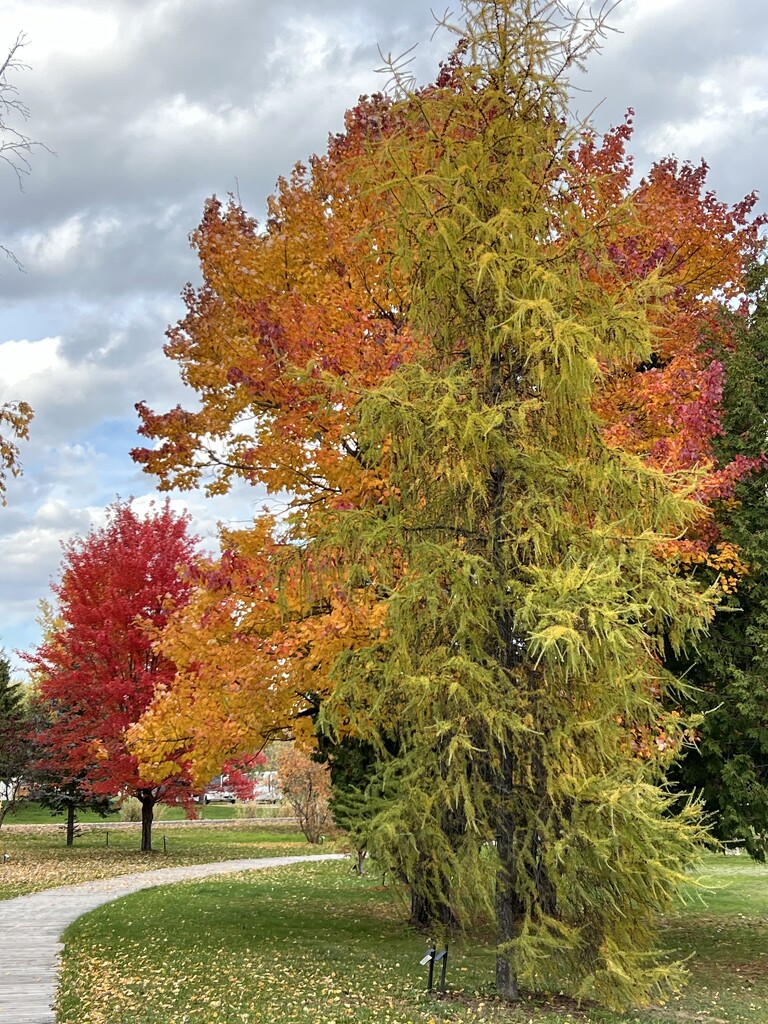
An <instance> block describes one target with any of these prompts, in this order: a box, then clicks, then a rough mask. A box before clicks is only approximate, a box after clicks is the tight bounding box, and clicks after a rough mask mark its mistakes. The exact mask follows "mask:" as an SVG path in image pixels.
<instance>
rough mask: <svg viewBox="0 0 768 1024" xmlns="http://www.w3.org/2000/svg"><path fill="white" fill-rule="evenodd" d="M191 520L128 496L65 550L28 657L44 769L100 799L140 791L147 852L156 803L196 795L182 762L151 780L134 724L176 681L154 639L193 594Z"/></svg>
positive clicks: (179, 760)
mask: <svg viewBox="0 0 768 1024" xmlns="http://www.w3.org/2000/svg"><path fill="white" fill-rule="evenodd" d="M188 526H189V522H188V518H187V517H186V516H181V515H177V514H176V513H174V512H173V510H172V509H171V508H170V506H169V505H168V503H166V504H164V505H163V506H161V507H158V508H153V509H151V510H150V511H148V512H147V513H146V514H145V515H144V516H142V515H140V514H139V513H138V512H137V511H135V510H134V509H133V508H132V507H131V505H130V503H128V502H117V503H116V504H114V505H113V506H111V508H110V509H109V512H108V520H107V523H106V525H105V526H104V527H103V528H101V529H94V530H92V531H91V532H90V533H89V534H88V535H87V536H86V537H84V538H80V539H77V540H75V541H72V542H71V543H70V544H68V545H67V546H66V548H65V556H64V560H63V563H62V569H61V576H60V579H59V581H58V582H56V583H54V584H53V585H52V589H53V593H54V596H55V608H54V609H53V612H54V615H53V616H52V618H51V622H50V624H49V628H48V629H47V631H46V635H45V638H44V640H43V642H42V643H41V644H40V646H39V647H38V648H37V649H36V650H35V651H34V652H33V653H32V654H30V655H28V656H27V661H28V662H29V664H30V666H31V668H32V670H33V672H34V674H35V679H36V683H37V689H38V697H39V700H40V703H41V705H42V706H43V707H44V709H45V713H46V715H47V717H48V723H47V725H46V727H45V728H44V729H42V730H41V731H40V733H39V734H38V736H37V737H36V746H37V753H38V760H39V762H40V764H41V766H42V767H43V768H45V769H47V771H48V773H49V774H51V775H55V777H56V778H58V779H59V780H60V784H61V785H69V784H72V785H73V786H75V787H76V788H77V789H78V790H80V791H83V792H85V793H86V794H88V795H91V796H94V797H107V796H112V797H114V796H125V795H133V796H135V797H137V798H138V800H139V801H140V802H141V806H142V835H141V849H142V850H146V851H148V850H151V848H152V820H153V813H154V807H155V804H156V803H157V801H158V800H163V799H168V800H172V799H174V798H175V797H176V796H181V797H184V796H185V795H186V796H187V797H189V799H190V800H191V791H189V787H188V786H185V780H186V777H187V776H186V769H185V766H184V763H183V760H181V759H179V758H177V759H176V760H175V761H174V762H173V763H172V764H169V766H168V770H167V771H166V772H165V774H164V776H163V777H162V778H153V779H148V778H146V777H145V776H143V775H142V773H141V772H140V770H139V768H138V764H137V760H136V758H135V757H134V756H133V754H132V753H131V752H130V751H129V750H128V748H127V746H126V731H127V729H128V728H129V726H130V725H131V724H132V723H134V722H136V721H137V720H138V719H139V717H140V716H141V715H142V713H143V712H144V711H145V709H146V708H147V706H148V705H149V703H150V702H151V701H152V699H153V697H154V695H155V693H156V691H157V690H159V689H164V688H168V687H171V686H172V685H173V680H174V676H175V671H176V670H175V666H174V664H173V663H172V662H171V661H169V660H168V659H167V658H164V657H163V656H162V655H160V654H159V653H158V652H157V651H156V650H155V646H154V637H155V635H156V634H157V633H159V632H162V629H163V627H164V626H165V623H166V621H167V619H168V616H169V615H170V613H171V612H172V611H173V610H174V609H175V608H178V607H180V606H182V605H184V604H185V603H186V601H187V600H188V598H189V592H190V582H189V580H188V579H187V578H186V577H185V575H184V568H185V567H186V566H189V565H190V563H191V562H192V561H193V560H194V557H195V539H194V538H193V537H192V536H191V535H190V533H189V529H188Z"/></svg>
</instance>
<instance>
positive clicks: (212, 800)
mask: <svg viewBox="0 0 768 1024" xmlns="http://www.w3.org/2000/svg"><path fill="white" fill-rule="evenodd" d="M235 800H237V797H236V796H235V794H234V793H233V792H232V790H231V789H209V790H208V792H207V793H204V794H203V803H206V804H233V803H234V802H235Z"/></svg>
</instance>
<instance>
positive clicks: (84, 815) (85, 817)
mask: <svg viewBox="0 0 768 1024" xmlns="http://www.w3.org/2000/svg"><path fill="white" fill-rule="evenodd" d="M247 807H248V814H249V816H253V817H254V818H273V817H277V816H280V815H288V816H290V815H291V814H292V813H293V812H292V811H291V809H290V808H282V807H281V806H279V805H274V804H265V805H264V806H261V807H259V806H257V807H255V808H254V806H253V804H249V805H247ZM244 811H245V807H244V806H243V805H241V804H240V805H239V804H205V805H202V806H200V807H199V808H198V814H199V815H200V817H201V819H202V820H203V821H230V820H233V819H237V818H239V817H242V816H243V813H244ZM157 813H158V815H159V816H160V817H159V818H158V824H160V823H161V822H162V821H184V820H185V818H186V815H185V813H184V811H183V810H182V808H181V807H166V806H165V805H160V806H159V808H158V812H157ZM77 820H78V821H79V822H80V824H81V825H86V824H87V825H90V824H94V823H98V822H101V823H105V822H111V821H120V814H119V812H118V811H115V812H114V813H113V814H110V815H108V816H107V817H106V818H102V817H101V816H100V815H98V814H96V812H95V811H78V812H77ZM5 824H7V825H61V827H62V830H63V828H64V817H63V815H61V814H59V815H57V816H54V815H53V814H51V812H50V811H49V810H47V809H46V808H45V807H41V806H40V804H38V803H36V802H35V801H31V800H30V801H25V802H23V803H21V804H20V805H19V806H18V807H17V808H16V809H15V810H14V811H12V812H11V814H9V815H8V817H7V818H6V819H5ZM2 837H3V830H2V829H0V840H2Z"/></svg>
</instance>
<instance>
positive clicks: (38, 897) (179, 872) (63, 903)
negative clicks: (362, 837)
mask: <svg viewBox="0 0 768 1024" xmlns="http://www.w3.org/2000/svg"><path fill="white" fill-rule="evenodd" d="M343 856H344V855H343V854H333V853H329V854H320V855H317V856H308V857H263V858H258V859H256V858H250V859H248V860H224V861H220V862H219V863H217V864H191V865H188V866H187V867H180V868H161V869H159V870H158V871H146V872H142V873H140V874H134V875H118V876H117V878H102V879H98V880H96V881H93V882H83V883H82V884H81V885H65V886H62V887H61V888H60V889H46V890H44V891H43V892H36V893H32V894H31V895H30V896H18V897H16V899H13V900H0V1024H54V1022H55V1020H56V1017H55V1015H54V1013H53V1010H52V1009H51V1007H52V1005H53V1001H54V996H55V994H56V982H57V974H58V967H59V954H60V953H61V950H62V949H63V946H62V943H61V942H60V941H59V936H60V935H61V933H62V932H63V931H64V929H65V928H66V927H67V925H68V924H71V923H72V921H74V920H76V919H77V918H78V917H80V916H81V915H82V914H85V913H87V912H88V911H89V910H93V909H94V907H99V906H101V904H102V903H109V901H110V900H116V899H119V898H120V897H121V896H125V895H126V894H127V893H130V892H137V891H138V890H139V889H148V888H150V887H151V886H153V885H167V884H168V883H169V882H183V881H187V880H188V879H194V878H206V877H208V876H209V875H221V874H226V873H229V872H231V871H251V870H256V869H260V868H275V867H282V866H283V865H285V864H299V863H302V862H304V861H313V860H335V859H339V858H343Z"/></svg>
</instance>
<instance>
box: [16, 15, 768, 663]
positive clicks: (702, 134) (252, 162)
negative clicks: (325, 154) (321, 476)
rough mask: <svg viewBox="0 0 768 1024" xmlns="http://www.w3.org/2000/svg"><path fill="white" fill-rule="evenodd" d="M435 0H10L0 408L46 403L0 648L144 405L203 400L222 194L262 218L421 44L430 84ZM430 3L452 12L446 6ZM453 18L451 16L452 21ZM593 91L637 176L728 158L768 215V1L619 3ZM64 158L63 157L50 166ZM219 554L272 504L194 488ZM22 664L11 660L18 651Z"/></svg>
mask: <svg viewBox="0 0 768 1024" xmlns="http://www.w3.org/2000/svg"><path fill="white" fill-rule="evenodd" d="M431 6H434V5H432V4H431V0H280V2H275V0H80V2H76V0H47V2H46V0H5V2H4V3H3V5H2V11H1V12H0V47H5V48H7V47H8V46H10V44H11V43H12V42H13V40H14V39H15V38H16V36H17V35H18V33H19V32H24V33H25V35H26V38H27V45H26V47H25V48H24V51H23V57H24V59H25V61H26V62H27V63H28V64H30V65H31V69H30V70H27V71H24V72H23V73H20V74H17V75H15V76H14V83H15V84H16V85H17V86H18V89H19V92H20V95H21V97H22V99H23V100H24V102H25V103H26V104H27V106H28V107H29V108H30V120H29V122H28V124H27V128H26V130H27V133H28V134H29V135H30V136H31V137H33V138H34V139H37V140H40V141H41V142H43V143H45V145H46V146H47V147H48V149H49V150H50V151H51V152H46V151H45V150H43V149H39V150H38V151H36V153H35V154H34V156H33V160H32V173H31V174H30V175H29V177H28V178H27V179H26V180H25V182H24V191H23V192H20V191H19V189H18V188H17V185H16V181H15V178H14V176H13V174H12V173H11V172H10V171H9V170H8V169H7V168H3V167H2V166H0V243H2V244H3V245H5V246H6V247H8V248H9V249H11V250H12V251H13V252H14V253H15V255H16V256H17V257H18V259H19V260H20V261H21V263H22V264H23V268H24V270H23V272H20V271H19V270H18V269H16V268H15V266H14V265H13V264H12V263H11V262H10V261H6V260H2V261H0V401H7V400H10V399H19V398H24V399H26V400H27V401H29V402H31V403H32V405H33V406H34V408H35V412H36V415H35V420H34V423H33V426H32V439H31V441H30V442H29V443H28V444H25V446H24V451H23V462H24V476H23V477H22V478H20V479H16V480H12V481H11V482H10V485H9V493H8V505H7V507H6V508H4V509H0V638H1V639H2V643H3V644H4V645H5V647H6V649H8V650H14V649H29V648H30V646H32V645H33V644H34V643H36V642H37V640H38V639H39V632H38V627H37V625H36V622H35V620H36V616H37V605H38V601H39V600H40V598H42V597H45V596H46V595H47V593H48V588H49V582H50V580H51V578H52V577H55V576H56V574H57V571H58V566H59V563H60V559H61V548H60V545H61V542H62V541H63V540H66V539H67V538H69V537H72V536H75V535H82V534H84V533H86V532H87V531H88V530H89V529H90V527H91V526H92V525H93V524H96V523H100V522H102V521H103V510H104V507H105V505H106V504H108V503H109V502H110V501H113V500H114V498H115V497H116V496H117V495H119V496H121V497H123V498H125V497H128V496H133V497H135V498H136V499H137V500H138V501H140V502H142V503H146V502H149V501H150V500H151V498H152V495H153V484H152V480H151V478H150V477H147V476H144V475H143V474H141V473H140V472H139V471H137V469H136V467H135V466H134V465H133V463H132V462H131V459H130V457H129V455H128V452H129V450H130V448H131V447H132V446H134V445H135V444H136V441H137V439H136V433H135V430H136V416H135V413H134V408H133V407H134V403H135V402H137V401H139V400H146V401H147V402H148V403H149V405H150V406H152V407H153V408H155V409H166V408H168V407H170V406H171V405H173V404H175V403H176V402H178V401H182V402H185V401H189V398H188V396H187V397H185V396H184V394H183V392H182V389H181V386H180V384H179V383H178V380H177V377H176V373H175V370H174V366H173V365H172V364H171V363H170V362H168V361H167V360H166V359H165V357H164V356H163V354H162V345H163V341H164V331H165V328H166V326H167V325H168V324H169V323H172V322H174V321H175V320H176V319H177V318H178V317H179V316H180V314H181V311H182V309H181V302H180V298H179V295H180V292H181V289H182V287H183V285H184V284H185V282H186V281H189V280H191V281H195V280H196V266H195V262H194V259H193V257H192V254H191V252H190V250H189V246H188V235H189V232H190V231H191V230H192V229H193V228H194V227H195V226H196V225H197V223H198V221H199V219H200V215H201V212H202V207H203V202H204V200H205V198H206V197H207V196H209V195H211V194H213V193H216V194H217V195H220V196H224V195H226V194H227V193H228V192H234V191H238V192H239V195H240V198H241V200H242V202H243V204H244V205H245V207H246V208H247V209H248V210H249V211H250V212H251V213H252V214H254V215H255V216H257V217H260V216H261V213H262V211H263V208H264V200H265V198H266V196H267V195H268V194H269V193H270V191H271V190H272V188H273V186H274V183H275V179H276V178H277V176H278V175H279V174H282V173H284V172H286V171H288V170H289V169H290V167H291V166H292V164H293V163H294V162H295V161H296V160H299V159H302V158H306V157H307V156H308V155H309V154H310V153H313V152H319V151H322V150H323V149H324V148H325V142H326V138H327V135H328V132H329V131H338V130H339V129H340V128H341V125H342V118H343V113H344V110H345V109H346V108H347V107H348V106H351V105H352V104H353V103H354V102H355V100H356V99H357V97H358V95H360V94H361V93H370V92H373V91H375V90H376V89H379V88H381V87H382V85H383V80H382V78H381V76H380V75H377V74H376V72H375V68H376V67H378V66H379V65H380V63H381V59H380V57H379V52H378V50H379V48H380V49H381V51H383V52H385V53H388V52H391V53H393V54H397V53H401V52H403V51H404V50H406V49H407V48H408V47H410V46H411V45H412V44H413V43H416V42H418V43H419V46H418V49H417V50H416V61H415V65H414V67H415V70H416V71H417V73H418V75H419V77H420V78H421V80H427V79H428V78H429V77H430V75H431V72H432V71H433V70H434V68H435V66H436V61H437V59H438V58H439V56H440V55H442V53H443V52H444V50H445V48H446V45H447V44H446V39H445V37H444V36H438V38H436V39H433V40H431V39H430V37H431V35H432V30H433V27H434V21H433V17H432V14H431V9H430V8H431ZM434 9H437V8H434ZM442 10H443V6H442V5H440V11H441V12H442ZM612 24H613V26H614V27H615V28H616V29H617V30H618V31H617V32H616V33H611V34H610V35H609V37H608V38H607V39H606V42H605V46H604V49H603V53H602V54H601V55H599V56H596V57H595V58H594V60H593V61H592V63H591V65H590V69H589V74H588V76H587V78H586V79H585V80H584V81H583V82H581V83H580V85H581V86H582V87H584V88H585V89H587V90H588V91H585V92H579V93H578V99H577V104H578V106H579V108H580V109H581V111H582V112H584V113H587V112H588V111H590V110H592V109H594V110H595V114H594V120H595V123H596V125H597V127H598V128H604V127H607V126H608V125H609V124H611V123H616V122H617V121H618V120H620V119H621V117H622V115H623V112H624V111H625V109H626V108H627V107H628V106H632V107H634V108H635V110H636V136H635V146H634V152H635V155H636V158H637V166H638V169H639V170H640V171H642V169H643V168H646V167H648V166H649V164H650V162H651V161H652V160H654V159H656V158H658V157H661V156H665V155H667V154H669V153H674V154H676V155H677V156H678V157H679V158H680V159H690V160H693V161H695V162H698V161H699V160H700V159H701V157H705V158H706V160H707V162H708V163H709V164H710V166H711V175H710V181H711V184H712V186H713V187H714V188H715V189H716V190H717V192H718V195H719V196H720V197H721V198H723V199H726V200H728V201H730V202H735V201H736V200H738V199H740V198H741V197H742V196H743V195H745V194H746V193H748V192H751V191H752V190H753V189H758V190H760V191H761V194H762V196H763V201H764V202H768V166H767V165H766V160H765V154H766V152H767V151H768V148H767V147H766V142H767V141H768V139H767V136H768V53H767V52H766V51H767V50H768V4H767V3H766V2H765V0H738V3H736V2H732V0H731V2H728V0H623V2H622V3H621V4H620V6H619V8H618V9H617V10H616V11H615V13H614V15H613V18H612ZM54 154H55V155H54ZM174 501H177V502H178V505H179V507H184V506H186V507H188V508H189V509H190V510H191V512H192V513H193V516H194V518H195V523H196V527H197V530H198V532H199V533H200V534H201V535H202V536H203V537H204V538H205V539H206V540H207V543H208V544H209V545H213V544H214V541H215V535H216V523H217V521H219V520H224V521H233V520H245V519H248V518H249V517H250V516H251V515H252V513H253V511H254V508H255V507H257V506H259V505H260V504H261V501H262V496H261V495H258V494H255V493H253V492H249V491H247V490H242V491H239V492H238V493H236V494H233V495H232V496H230V497H229V498H228V499H219V500H218V501H216V502H209V501H205V500H203V499H202V497H201V496H199V495H196V494H191V495H177V496H174ZM15 660H17V659H15Z"/></svg>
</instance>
